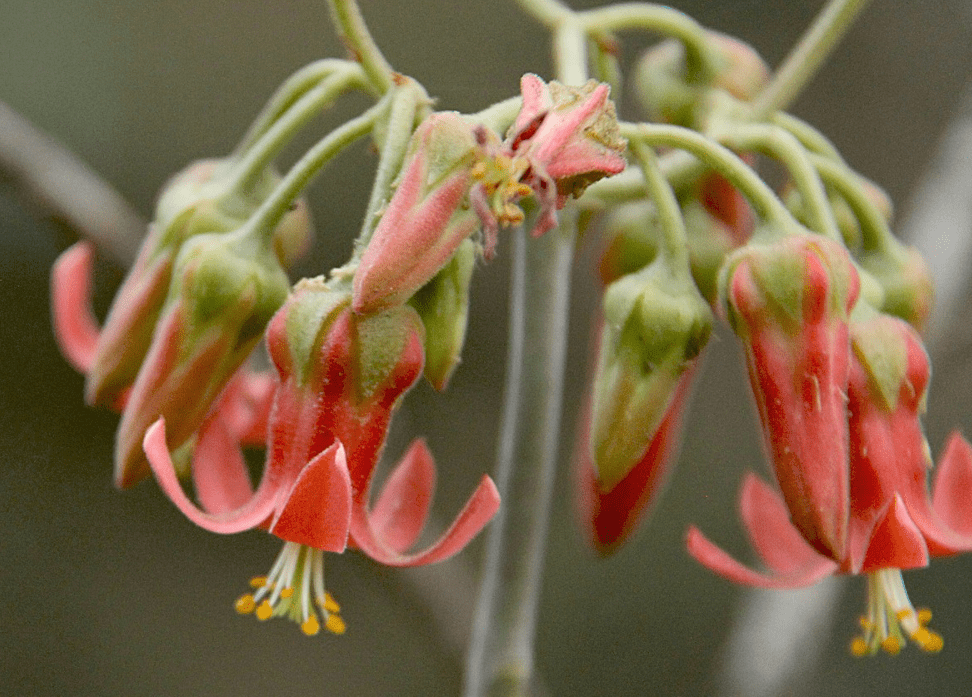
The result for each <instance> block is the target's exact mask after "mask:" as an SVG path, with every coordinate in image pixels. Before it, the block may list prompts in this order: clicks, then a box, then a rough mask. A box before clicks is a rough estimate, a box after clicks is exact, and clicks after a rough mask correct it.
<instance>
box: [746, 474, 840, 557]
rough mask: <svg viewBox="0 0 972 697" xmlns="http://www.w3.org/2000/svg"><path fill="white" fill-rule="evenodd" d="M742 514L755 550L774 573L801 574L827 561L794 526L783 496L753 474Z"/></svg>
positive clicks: (747, 481)
mask: <svg viewBox="0 0 972 697" xmlns="http://www.w3.org/2000/svg"><path fill="white" fill-rule="evenodd" d="M739 511H740V515H741V517H742V521H743V525H744V526H745V527H746V532H747V533H749V541H750V542H751V543H752V545H753V549H754V550H756V553H757V554H758V555H759V557H760V559H762V560H763V563H764V564H766V566H767V567H769V569H770V570H771V571H773V572H774V573H776V574H778V575H780V576H787V575H789V574H798V573H800V570H801V569H806V568H811V567H813V566H814V565H815V564H816V563H818V562H819V560H820V559H822V558H823V557H821V555H820V554H818V553H817V552H816V551H815V550H814V549H813V548H812V547H811V546H810V545H808V544H807V542H806V541H805V540H804V539H803V537H802V536H801V535H800V532H799V531H798V530H797V529H796V528H795V527H793V523H792V522H790V514H789V512H788V511H787V509H786V506H785V505H784V503H783V500H782V499H781V498H780V495H779V494H777V493H776V492H775V491H774V490H773V489H772V488H771V487H770V486H769V485H767V484H766V483H765V482H763V480H762V479H760V478H759V477H757V476H756V475H755V474H753V473H751V472H750V473H748V474H747V475H746V478H745V479H744V480H743V485H742V489H741V491H740V493H739Z"/></svg>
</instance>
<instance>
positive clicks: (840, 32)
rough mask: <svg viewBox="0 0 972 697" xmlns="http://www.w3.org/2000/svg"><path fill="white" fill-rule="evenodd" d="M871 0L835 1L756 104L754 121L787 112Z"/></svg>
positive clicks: (826, 8) (817, 20)
mask: <svg viewBox="0 0 972 697" xmlns="http://www.w3.org/2000/svg"><path fill="white" fill-rule="evenodd" d="M868 2H870V0H831V1H830V4H829V5H827V7H825V8H824V10H823V12H821V13H820V14H819V15H817V18H816V19H815V20H814V22H813V24H812V25H810V28H809V29H808V30H807V33H806V34H804V35H803V38H801V39H800V42H799V43H798V44H797V45H796V46H795V47H794V48H793V50H792V51H791V52H790V55H789V56H787V58H786V60H784V61H783V64H782V65H781V66H780V67H779V69H777V71H776V73H775V74H774V76H773V79H772V80H771V81H770V84H769V85H768V86H767V87H766V89H765V90H763V92H762V94H760V95H759V97H758V98H757V99H756V101H755V103H754V104H753V114H754V118H756V119H762V118H766V117H767V116H769V115H770V114H772V113H773V112H774V111H779V110H783V109H786V108H787V106H789V104H790V103H791V102H792V101H793V100H794V99H796V97H797V95H798V94H800V91H801V90H802V89H803V88H804V86H805V85H806V84H807V83H808V82H809V81H810V78H812V77H813V76H814V75H815V74H816V72H817V70H818V69H819V68H820V66H821V65H823V62H824V60H825V59H826V58H827V56H829V55H830V52H831V51H833V49H834V47H835V46H836V45H837V43H838V42H839V41H840V40H841V38H843V36H844V34H845V33H846V32H847V30H848V29H850V27H851V25H852V24H853V23H854V20H855V19H857V15H858V14H860V12H861V11H862V10H863V9H864V8H865V7H867V4H868Z"/></svg>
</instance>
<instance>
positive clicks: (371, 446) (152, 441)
mask: <svg viewBox="0 0 972 697" xmlns="http://www.w3.org/2000/svg"><path fill="white" fill-rule="evenodd" d="M348 300H349V298H348V296H347V294H346V293H342V292H337V291H332V290H330V289H329V288H327V286H326V285H324V283H323V282H322V281H319V280H312V281H305V282H304V283H302V284H301V285H300V286H298V288H297V289H296V290H295V292H294V294H293V295H292V296H291V298H290V300H289V301H288V302H287V304H286V305H285V306H284V307H283V308H282V309H281V310H280V311H279V312H278V313H277V315H276V316H275V317H274V319H273V321H272V322H271V324H270V327H269V329H268V332H267V344H268V347H269V349H270V354H271V357H272V359H273V361H274V364H275V366H276V368H277V371H278V373H279V376H280V384H279V386H278V387H277V390H276V394H275V397H274V402H273V408H272V411H271V416H270V424H269V436H268V444H267V464H266V468H265V471H264V475H263V478H262V480H261V483H260V486H259V487H258V488H257V489H256V491H255V492H254V491H253V489H252V487H251V486H250V483H249V478H248V476H247V474H246V469H245V466H244V463H243V459H242V456H241V454H240V452H239V450H238V447H237V446H236V444H235V443H233V442H232V440H231V439H230V438H229V437H228V434H227V432H226V431H225V429H222V428H220V424H219V423H218V422H212V423H211V424H208V425H207V427H204V428H203V429H202V431H201V433H200V437H199V443H198V445H197V447H196V455H195V462H194V465H193V477H194V480H195V485H196V491H197V494H198V497H199V502H200V504H201V507H198V506H197V505H196V504H194V503H193V502H192V501H191V500H190V499H189V498H188V497H187V496H186V494H185V493H184V492H183V491H182V488H181V486H180V485H179V482H178V479H177V477H176V475H175V471H174V465H173V463H172V460H171V457H170V455H169V451H168V448H167V447H166V443H165V434H164V422H162V421H161V420H160V421H159V422H158V423H156V424H155V425H154V426H152V428H150V429H149V431H148V432H147V433H146V437H145V452H146V454H147V456H148V459H149V462H150V463H151V466H152V469H153V471H154V472H155V475H156V478H157V479H158V481H159V484H160V486H161V487H162V489H163V490H164V491H165V492H166V494H167V495H168V496H169V497H170V498H171V499H172V500H173V502H174V503H175V504H176V505H177V506H178V507H179V509H180V510H182V512H183V513H185V515H186V516H187V517H188V518H189V519H190V520H192V521H193V522H195V523H196V524H197V525H200V526H201V527H203V528H205V529H207V530H211V531H214V532H220V533H232V532H239V531H242V530H246V529H250V528H254V527H260V528H264V529H266V530H268V531H269V532H271V533H273V534H274V535H276V536H278V537H280V538H281V539H283V540H285V541H286V542H287V545H285V548H284V552H283V553H282V554H281V558H280V559H278V564H277V565H275V567H274V571H273V572H272V573H271V574H270V575H269V577H268V578H266V579H264V578H260V579H258V580H257V581H255V582H254V586H255V587H257V588H258V590H257V592H256V594H255V595H247V596H244V597H243V598H241V599H240V601H238V604H237V609H238V610H239V611H240V612H251V611H254V610H255V611H256V613H257V617H258V618H259V619H267V618H269V617H270V616H274V615H281V614H288V615H289V616H290V617H291V618H293V619H295V620H297V621H298V622H299V623H300V624H301V627H302V629H303V630H304V631H305V633H308V634H316V633H317V631H318V630H319V629H320V620H319V619H318V616H317V615H318V613H320V615H321V616H322V617H323V618H324V626H325V627H327V628H328V629H329V630H330V631H332V632H336V633H340V632H341V631H343V626H344V625H343V622H342V621H340V620H339V619H334V618H335V617H336V612H337V610H336V609H335V608H336V603H334V601H333V598H330V596H328V595H326V594H325V593H324V591H323V567H322V564H323V561H322V555H321V554H319V551H321V550H323V551H331V552H340V551H343V550H344V549H345V546H346V545H349V546H353V547H357V548H359V549H361V550H362V551H363V552H365V553H366V554H367V555H368V556H370V557H372V558H373V559H375V560H377V561H380V562H382V563H385V564H390V565H395V566H412V565H417V564H427V563H432V562H436V561H440V560H442V559H445V558H447V557H449V556H451V555H452V554H454V553H455V552H457V551H459V550H460V549H461V548H462V547H464V546H465V545H466V544H467V543H468V542H469V541H470V540H471V539H472V537H473V536H475V535H476V534H477V533H478V532H479V530H480V529H482V527H483V526H484V525H485V524H486V522H488V521H489V519H490V518H491V517H492V516H493V514H494V513H495V512H496V509H497V506H498V505H499V498H498V495H497V492H496V488H495V486H494V485H493V483H492V481H491V480H490V479H489V478H488V477H484V478H483V480H482V481H481V482H480V484H479V486H478V487H477V489H476V491H475V492H474V493H473V495H472V497H471V498H470V499H469V501H468V502H467V504H466V506H465V508H464V509H463V511H462V512H461V513H460V514H459V516H458V518H457V519H456V521H455V522H454V523H453V525H452V526H451V527H450V529H449V530H448V531H446V533H445V534H443V536H442V537H441V538H440V539H439V540H438V541H437V542H435V543H433V544H432V545H431V546H430V547H429V548H427V549H425V550H423V551H420V552H417V553H411V554H410V553H408V552H407V550H408V548H409V547H411V546H412V544H413V543H414V542H415V540H416V539H417V537H418V535H419V534H420V533H421V531H422V528H423V527H424V524H425V520H426V517H427V514H428V510H429V505H430V503H431V498H432V490H433V489H434V485H435V465H434V462H433V460H432V457H431V455H430V454H429V452H428V449H427V448H426V447H425V445H424V443H422V442H421V441H417V442H416V443H413V445H412V447H411V448H410V449H409V450H408V452H407V453H406V455H405V456H404V457H403V458H402V460H401V462H400V463H399V464H398V466H397V467H396V468H395V469H394V471H393V472H392V474H391V475H390V476H389V478H388V481H387V483H386V484H385V487H384V489H383V491H382V492H381V495H380V496H379V497H378V500H377V502H376V503H375V505H374V506H373V507H372V506H371V505H370V502H369V493H370V485H371V479H372V476H373V474H374V469H375V467H376V465H377V464H378V460H379V458H380V455H381V450H382V447H383V446H384V442H385V435H386V433H387V429H388V425H389V421H390V419H391V415H392V412H393V410H394V408H395V406H396V405H397V403H398V402H399V400H400V398H401V397H402V395H403V394H404V393H405V392H406V391H407V390H408V389H409V388H410V387H411V386H412V384H413V383H414V382H415V380H416V379H417V378H418V376H419V375H420V374H421V372H422V329H421V323H420V321H419V320H418V317H417V316H416V315H415V313H414V311H413V310H411V309H410V308H407V307H399V308H395V309H394V310H391V311H389V312H386V313H380V314H377V315H371V316H367V317H362V316H358V315H355V314H354V313H352V312H351V310H350V308H349V306H348V305H349V303H348ZM305 569H306V571H305ZM287 588H290V589H291V590H290V592H289V593H286V589H287ZM295 588H297V589H299V593H296V594H295V592H294V589H295ZM285 593H286V594H285ZM312 596H313V597H312ZM264 597H265V599H264Z"/></svg>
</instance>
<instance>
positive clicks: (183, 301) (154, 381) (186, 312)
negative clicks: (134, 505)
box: [115, 231, 290, 487]
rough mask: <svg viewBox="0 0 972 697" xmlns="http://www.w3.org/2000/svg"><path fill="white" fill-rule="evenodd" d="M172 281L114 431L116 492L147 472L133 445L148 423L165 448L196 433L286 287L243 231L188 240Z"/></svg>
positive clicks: (268, 254) (273, 262)
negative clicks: (164, 432)
mask: <svg viewBox="0 0 972 697" xmlns="http://www.w3.org/2000/svg"><path fill="white" fill-rule="evenodd" d="M173 278H174V279H177V280H176V281H175V282H174V283H173V285H172V286H171V288H170V290H169V298H168V299H167V301H166V305H165V308H164V310H163V312H162V316H161V319H160V320H159V322H158V324H157V325H156V329H155V333H154V334H153V337H152V345H151V347H150V348H149V351H148V353H147V355H146V357H145V360H144V362H143V364H142V367H141V369H140V370H139V372H138V376H137V377H136V379H135V383H134V385H133V386H132V391H131V394H130V396H129V399H128V403H127V404H126V406H125V411H124V413H123V415H122V421H121V424H120V425H119V429H118V436H117V441H116V450H115V468H116V469H115V478H116V483H117V484H118V485H119V486H121V487H127V486H130V485H132V484H134V483H136V482H137V481H138V480H140V479H141V478H142V477H144V476H145V475H146V474H147V473H148V463H147V462H146V461H145V458H144V455H143V453H142V448H141V442H142V436H143V434H144V433H145V430H146V429H147V428H148V426H149V425H150V424H152V422H154V421H155V420H156V419H158V418H160V417H164V418H165V420H166V421H167V423H168V438H169V441H168V442H169V446H170V448H171V449H178V448H179V447H180V446H182V445H183V444H184V443H185V442H187V440H188V439H189V438H190V437H191V436H192V435H193V434H194V433H195V432H196V430H197V429H198V428H199V427H200V425H201V424H202V422H203V420H204V419H205V418H206V415H207V414H208V413H209V411H210V408H211V407H212V405H213V403H214V402H215V400H216V398H217V397H218V396H219V394H220V392H221V391H222V390H223V388H224V386H225V385H226V383H227V381H229V379H230V378H231V377H232V375H233V374H234V373H235V372H236V371H237V369H238V368H239V367H240V366H241V365H242V363H243V361H244V360H246V358H247V357H248V356H249V354H250V352H251V351H252V350H253V348H254V346H255V345H256V343H257V342H258V341H259V340H260V338H261V337H262V335H263V331H264V328H265V327H266V325H267V322H269V321H270V318H271V317H272V316H273V314H274V312H276V310H277V309H278V308H279V307H280V305H281V304H282V303H283V301H284V299H285V298H286V297H287V291H288V290H289V286H290V284H289V281H288V279H287V275H286V273H285V272H284V271H283V269H282V268H281V266H280V263H279V261H278V260H277V258H276V256H275V255H274V254H273V252H272V251H271V250H269V249H268V248H267V247H266V246H265V245H263V244H262V243H261V242H260V241H258V240H256V239H255V238H254V236H253V235H251V234H249V233H248V232H244V231H241V232H239V233H232V234H224V233H210V234H205V235H197V236H195V237H193V238H192V239H190V240H188V241H187V242H186V243H185V244H183V245H182V249H181V251H180V253H179V257H178V258H177V259H176V262H175V266H174V270H173Z"/></svg>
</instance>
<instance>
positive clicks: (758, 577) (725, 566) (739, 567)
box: [685, 525, 837, 589]
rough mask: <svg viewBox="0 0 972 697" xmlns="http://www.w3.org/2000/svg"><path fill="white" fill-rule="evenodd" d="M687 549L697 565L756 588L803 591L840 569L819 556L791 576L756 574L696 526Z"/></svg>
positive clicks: (690, 535)
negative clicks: (711, 540)
mask: <svg viewBox="0 0 972 697" xmlns="http://www.w3.org/2000/svg"><path fill="white" fill-rule="evenodd" d="M685 546H686V548H687V549H688V552H689V554H691V555H692V557H694V558H695V560H696V561H697V562H699V563H700V564H702V565H703V566H706V567H708V568H709V569H711V570H712V571H715V572H716V573H717V574H719V575H720V576H722V577H723V578H727V579H729V580H730V581H734V582H735V583H742V584H745V585H747V586H755V587H757V588H776V589H786V588H802V587H804V586H810V585H813V584H814V583H816V582H817V581H819V580H820V579H822V578H826V577H827V576H830V575H832V574H833V573H834V572H836V570H837V564H836V563H835V562H833V561H831V560H830V559H827V558H825V557H823V556H819V555H818V556H817V557H816V558H815V559H814V560H813V561H812V562H810V563H808V564H807V565H805V566H803V567H801V568H799V569H794V570H793V571H792V572H791V573H788V574H777V575H770V574H763V573H760V572H758V571H753V570H752V569H750V568H749V567H747V566H744V565H743V564H740V563H739V562H738V561H736V560H735V559H733V558H732V557H730V556H729V555H728V554H726V553H725V552H724V551H723V550H722V549H720V548H719V547H717V546H716V545H714V544H713V543H712V542H710V541H709V539H708V538H707V537H706V536H705V535H703V534H702V532H701V531H700V530H699V529H698V528H696V527H695V526H694V525H693V526H691V527H689V529H688V533H687V535H686V538H685Z"/></svg>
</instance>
